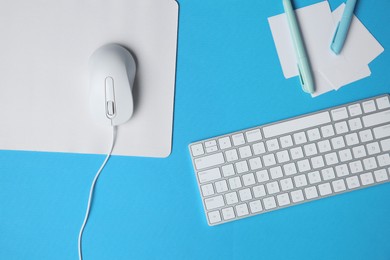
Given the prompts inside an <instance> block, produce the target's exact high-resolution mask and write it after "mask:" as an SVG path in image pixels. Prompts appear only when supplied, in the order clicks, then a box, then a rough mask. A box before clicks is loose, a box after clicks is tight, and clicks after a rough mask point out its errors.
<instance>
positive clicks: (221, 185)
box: [215, 180, 228, 193]
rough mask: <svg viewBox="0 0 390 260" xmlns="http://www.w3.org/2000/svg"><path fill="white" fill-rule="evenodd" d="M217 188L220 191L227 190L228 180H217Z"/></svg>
mask: <svg viewBox="0 0 390 260" xmlns="http://www.w3.org/2000/svg"><path fill="white" fill-rule="evenodd" d="M215 190H216V191H217V192H218V193H221V192H225V191H227V190H228V186H227V183H226V181H225V180H222V181H217V182H216V183H215Z"/></svg>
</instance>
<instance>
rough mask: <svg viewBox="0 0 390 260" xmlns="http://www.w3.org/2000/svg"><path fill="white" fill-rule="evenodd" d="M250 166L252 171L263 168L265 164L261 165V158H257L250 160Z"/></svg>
mask: <svg viewBox="0 0 390 260" xmlns="http://www.w3.org/2000/svg"><path fill="white" fill-rule="evenodd" d="M249 166H250V168H251V170H252V171H254V170H257V169H260V168H261V167H263V164H262V163H261V160H260V157H255V158H252V159H250V160H249Z"/></svg>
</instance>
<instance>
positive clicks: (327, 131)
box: [321, 125, 334, 138]
mask: <svg viewBox="0 0 390 260" xmlns="http://www.w3.org/2000/svg"><path fill="white" fill-rule="evenodd" d="M321 133H322V136H323V137H324V138H327V137H330V136H334V129H333V126H332V125H326V126H323V127H321Z"/></svg>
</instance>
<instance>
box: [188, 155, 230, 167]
mask: <svg viewBox="0 0 390 260" xmlns="http://www.w3.org/2000/svg"><path fill="white" fill-rule="evenodd" d="M224 162H225V159H224V158H223V154H222V153H215V154H212V155H208V156H204V157H201V158H197V159H195V166H196V169H198V170H202V169H205V168H208V167H212V166H216V165H218V164H222V163H224Z"/></svg>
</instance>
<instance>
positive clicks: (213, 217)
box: [207, 210, 222, 224]
mask: <svg viewBox="0 0 390 260" xmlns="http://www.w3.org/2000/svg"><path fill="white" fill-rule="evenodd" d="M207 215H208V218H209V222H210V224H215V223H218V222H221V221H222V219H221V214H219V211H218V210H217V211H212V212H209V213H207Z"/></svg>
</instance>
